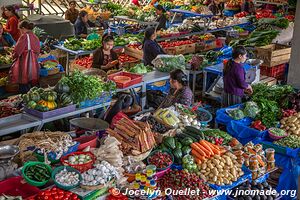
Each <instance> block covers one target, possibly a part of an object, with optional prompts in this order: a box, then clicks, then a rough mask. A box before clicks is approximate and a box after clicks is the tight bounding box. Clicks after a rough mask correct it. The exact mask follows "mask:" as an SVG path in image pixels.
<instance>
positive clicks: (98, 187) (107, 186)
mask: <svg viewBox="0 0 300 200" xmlns="http://www.w3.org/2000/svg"><path fill="white" fill-rule="evenodd" d="M114 182H115V179H112V180H111V181H109V182H108V183H106V184H104V185H95V186H88V185H80V187H81V188H83V189H85V190H89V191H92V190H102V189H103V188H109V187H112V186H113V184H114Z"/></svg>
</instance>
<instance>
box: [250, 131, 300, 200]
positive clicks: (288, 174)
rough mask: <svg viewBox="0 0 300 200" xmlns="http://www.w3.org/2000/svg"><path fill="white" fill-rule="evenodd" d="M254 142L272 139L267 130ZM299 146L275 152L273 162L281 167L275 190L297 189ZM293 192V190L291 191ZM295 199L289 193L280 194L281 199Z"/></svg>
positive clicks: (299, 173)
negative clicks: (284, 151)
mask: <svg viewBox="0 0 300 200" xmlns="http://www.w3.org/2000/svg"><path fill="white" fill-rule="evenodd" d="M253 142H254V143H255V144H256V143H262V142H263V143H266V144H271V143H272V142H273V140H272V139H271V138H270V137H269V136H268V132H267V131H266V132H264V133H263V134H262V137H261V138H256V139H255V140H254V141H253ZM299 153H300V148H298V149H291V148H288V147H286V154H285V155H283V154H281V153H275V163H276V166H278V167H280V168H283V171H282V173H281V175H280V178H279V181H278V185H277V188H276V190H277V191H278V192H281V191H284V190H285V191H287V190H297V188H298V176H299V175H300V158H299ZM291 192H293V191H291ZM291 199H296V197H292V196H291V193H290V194H289V195H284V194H283V195H282V200H291Z"/></svg>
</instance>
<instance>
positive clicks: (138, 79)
mask: <svg viewBox="0 0 300 200" xmlns="http://www.w3.org/2000/svg"><path fill="white" fill-rule="evenodd" d="M116 76H128V77H130V78H131V80H130V81H127V82H125V83H116V84H117V87H118V88H120V89H123V88H127V87H130V86H132V85H135V84H138V83H141V82H142V79H143V75H139V74H133V73H129V72H118V73H115V74H111V75H109V76H108V79H109V80H112V81H114V77H116Z"/></svg>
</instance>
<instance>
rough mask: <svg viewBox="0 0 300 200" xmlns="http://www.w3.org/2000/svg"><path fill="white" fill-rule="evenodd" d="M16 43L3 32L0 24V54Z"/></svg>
mask: <svg viewBox="0 0 300 200" xmlns="http://www.w3.org/2000/svg"><path fill="white" fill-rule="evenodd" d="M15 44H16V42H15V40H14V39H13V38H12V36H11V35H10V34H9V33H6V32H4V29H3V25H2V24H1V23H0V54H2V53H6V50H7V49H9V48H10V47H12V46H13V45H15Z"/></svg>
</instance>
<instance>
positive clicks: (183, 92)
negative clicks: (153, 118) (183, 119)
mask: <svg viewBox="0 0 300 200" xmlns="http://www.w3.org/2000/svg"><path fill="white" fill-rule="evenodd" d="M170 84H171V89H170V91H169V94H168V95H167V97H166V98H165V100H164V101H163V102H162V103H161V105H160V106H159V108H167V107H170V106H172V105H174V104H176V103H179V104H183V105H186V106H191V104H192V99H193V92H192V91H191V89H190V88H189V86H188V78H187V75H186V74H185V73H184V72H183V71H182V70H181V69H176V70H173V71H172V72H171V73H170Z"/></svg>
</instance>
